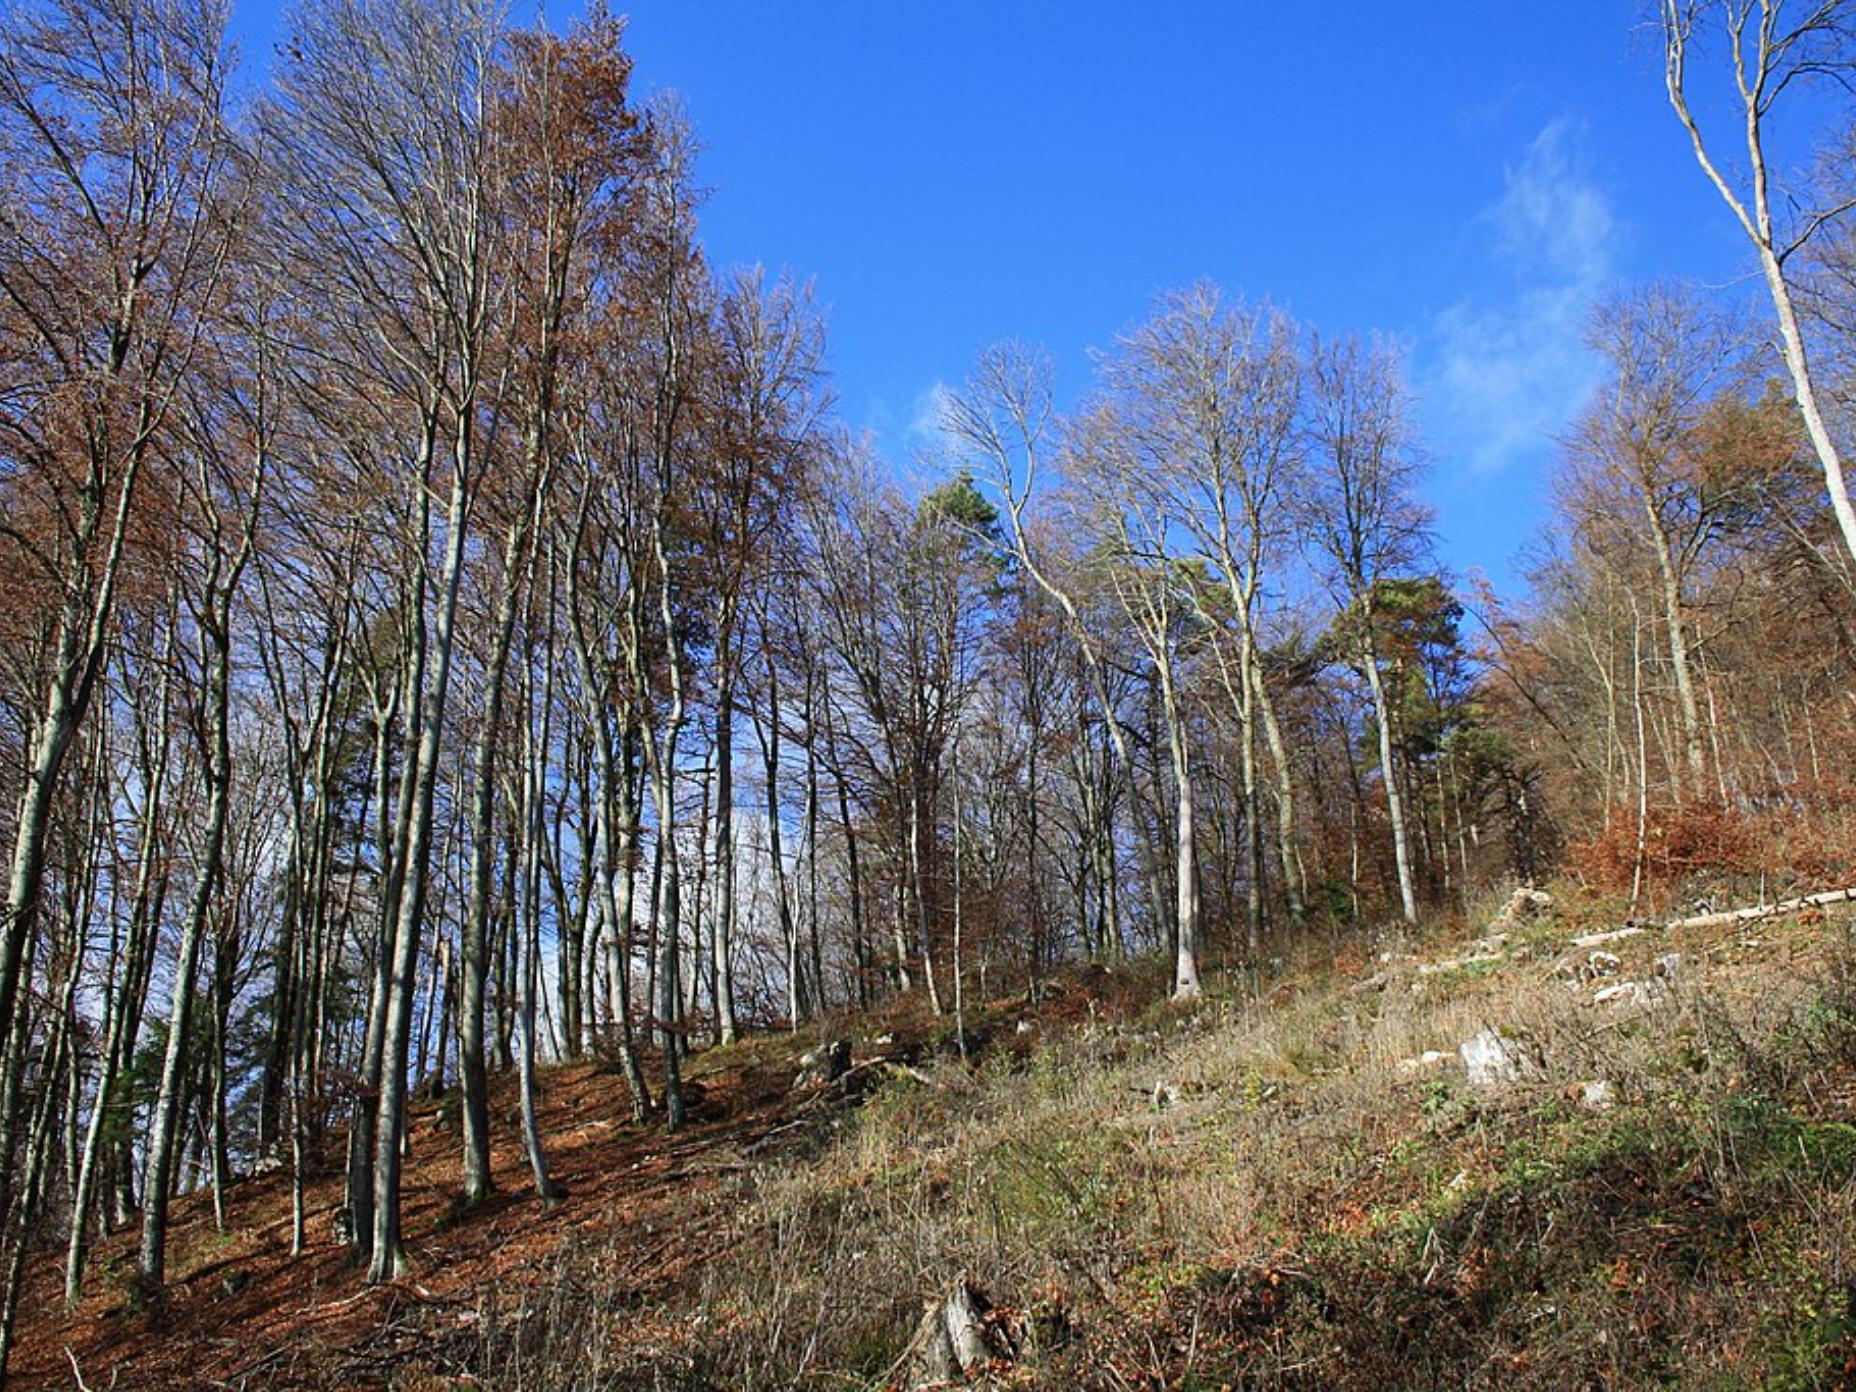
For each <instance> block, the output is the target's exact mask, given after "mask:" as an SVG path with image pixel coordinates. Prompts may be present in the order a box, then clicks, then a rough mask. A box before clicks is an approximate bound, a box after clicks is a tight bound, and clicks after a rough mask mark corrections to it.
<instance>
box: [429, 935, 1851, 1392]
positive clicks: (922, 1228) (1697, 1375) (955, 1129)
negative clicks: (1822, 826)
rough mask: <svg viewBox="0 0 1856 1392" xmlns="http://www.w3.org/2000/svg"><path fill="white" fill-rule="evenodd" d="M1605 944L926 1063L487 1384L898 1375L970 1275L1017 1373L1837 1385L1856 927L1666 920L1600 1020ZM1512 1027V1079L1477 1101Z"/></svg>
mask: <svg viewBox="0 0 1856 1392" xmlns="http://www.w3.org/2000/svg"><path fill="white" fill-rule="evenodd" d="M1614 909H1615V906H1614V905H1611V904H1609V903H1605V904H1600V903H1597V902H1592V903H1590V904H1589V905H1588V907H1587V909H1586V910H1585V915H1586V916H1588V917H1589V918H1590V919H1591V920H1593V921H1595V922H1601V923H1602V922H1603V921H1605V919H1606V917H1607V916H1609V915H1611V914H1612V913H1613V911H1614ZM1610 921H1611V922H1613V923H1615V922H1616V921H1617V920H1616V918H1615V917H1610ZM1589 926H1590V924H1589V923H1586V922H1583V921H1581V917H1580V914H1578V913H1576V912H1575V913H1565V914H1562V916H1561V917H1558V918H1554V919H1549V920H1546V921H1543V922H1536V923H1534V924H1531V925H1528V926H1526V927H1524V928H1520V929H1517V930H1516V931H1514V932H1512V933H1510V934H1508V935H1506V936H1498V937H1491V938H1490V939H1488V940H1486V941H1485V942H1484V943H1482V944H1479V945H1478V946H1479V948H1480V950H1479V951H1472V952H1471V953H1470V954H1469V956H1470V960H1469V961H1468V962H1463V961H1462V960H1461V959H1449V958H1444V959H1441V960H1439V959H1438V954H1439V953H1440V952H1442V951H1443V949H1442V947H1441V945H1439V944H1429V945H1422V944H1420V945H1414V944H1410V943H1407V942H1402V941H1399V942H1389V943H1386V944H1384V945H1382V947H1381V949H1380V950H1379V952H1378V953H1377V958H1378V960H1377V962H1375V963H1374V964H1373V965H1376V966H1378V967H1381V968H1383V970H1382V971H1381V972H1380V973H1379V977H1380V978H1385V979H1383V980H1380V979H1377V978H1376V979H1374V980H1369V981H1364V982H1363V981H1362V979H1361V976H1360V974H1359V973H1358V972H1356V971H1355V970H1353V968H1352V964H1351V963H1349V962H1348V961H1347V960H1346V959H1345V957H1342V958H1341V959H1340V968H1341V969H1339V970H1337V969H1336V963H1335V958H1334V956H1333V954H1332V953H1331V952H1328V951H1327V950H1325V949H1322V950H1317V949H1314V948H1312V947H1311V948H1310V950H1309V952H1308V953H1307V954H1306V958H1305V960H1302V961H1299V962H1296V963H1293V964H1290V968H1289V969H1288V970H1286V971H1285V973H1284V974H1283V976H1282V977H1281V978H1280V979H1279V981H1278V983H1277V985H1276V986H1275V987H1274V989H1273V990H1270V991H1268V992H1266V993H1263V994H1261V995H1258V994H1254V993H1253V995H1252V997H1251V998H1250V999H1246V1000H1237V999H1232V998H1229V997H1220V996H1219V995H1218V994H1217V993H1216V992H1215V991H1214V992H1213V994H1212V995H1211V996H1210V997H1209V998H1208V999H1207V1000H1206V1001H1205V1002H1204V1003H1203V1004H1202V1005H1200V1006H1199V1007H1198V1008H1196V1009H1193V1010H1191V1011H1186V1012H1180V1011H1176V1010H1173V1009H1170V1008H1154V1009H1151V1010H1149V1011H1147V1012H1146V1013H1145V1014H1144V1015H1142V1014H1134V1013H1130V1014H1128V1015H1127V1016H1125V1017H1120V1018H1115V1019H1109V1018H1106V1017H1104V1018H1093V1015H1092V1014H1089V1015H1084V1016H1083V1018H1081V1019H1080V1020H1079V1022H1078V1023H1077V1024H1076V1025H1075V1026H1074V1027H1072V1028H1068V1029H1064V1030H1062V1031H1056V1030H1053V1031H1052V1032H1051V1033H1052V1037H1050V1038H1048V1039H1042V1040H1040V1041H1039V1043H1038V1044H1037V1046H1036V1047H1035V1048H1033V1049H1031V1050H1030V1051H1029V1052H1028V1053H1026V1054H1024V1055H1023V1056H1020V1055H1017V1054H1012V1053H998V1054H992V1055H988V1056H986V1058H985V1060H984V1061H982V1062H976V1063H972V1064H968V1063H963V1062H962V1061H961V1060H960V1059H959V1058H958V1057H955V1056H948V1055H943V1056H940V1057H939V1058H938V1060H937V1061H934V1062H930V1063H928V1064H926V1065H924V1067H923V1068H922V1069H919V1070H912V1071H910V1072H898V1073H897V1074H896V1075H895V1076H894V1077H893V1079H892V1080H891V1081H890V1082H888V1083H887V1084H886V1085H884V1086H883V1087H882V1088H881V1089H880V1090H879V1091H877V1092H876V1093H874V1094H873V1095H872V1096H871V1097H870V1098H869V1099H868V1100H867V1102H866V1103H865V1105H864V1106H863V1107H862V1108H861V1109H860V1110H858V1111H856V1112H854V1113H851V1114H848V1115H846V1116H845V1117H843V1118H842V1119H841V1120H840V1121H839V1122H838V1124H837V1129H836V1130H834V1131H831V1132H830V1133H829V1135H828V1139H827V1140H826V1142H825V1143H824V1144H823V1145H822V1147H821V1148H820V1149H819V1150H818V1152H817V1154H816V1156H815V1158H813V1159H812V1160H811V1161H810V1162H808V1163H802V1164H798V1165H789V1166H786V1167H782V1168H779V1169H772V1168H768V1169H764V1170H762V1169H753V1168H750V1169H748V1170H746V1171H744V1173H743V1174H742V1176H741V1177H740V1180H739V1194H738V1210H737V1215H738V1216H737V1218H736V1221H735V1223H734V1227H733V1230H732V1231H731V1232H730V1234H729V1236H728V1247H727V1259H726V1260H718V1261H711V1262H708V1263H706V1264H705V1265H704V1267H703V1269H702V1275H701V1277H700V1279H699V1281H698V1282H697V1283H696V1288H695V1289H693V1290H691V1291H689V1292H686V1293H685V1294H684V1295H683V1296H680V1297H679V1298H678V1299H677V1300H675V1301H672V1302H669V1303H661V1302H660V1303H657V1304H653V1305H633V1306H630V1307H627V1306H626V1305H625V1303H624V1301H623V1299H622V1297H621V1296H619V1295H615V1294H614V1292H613V1291H612V1290H611V1289H610V1288H609V1286H607V1285H606V1284H604V1283H602V1282H601V1280H600V1279H599V1276H598V1271H599V1267H600V1262H601V1260H602V1258H601V1254H600V1253H599V1252H598V1251H596V1250H594V1251H585V1250H581V1251H575V1252H572V1253H569V1254H567V1255H565V1256H563V1257H562V1258H561V1259H560V1261H559V1263H558V1266H557V1268H556V1270H555V1271H554V1273H553V1275H552V1277H551V1279H550V1281H548V1282H547V1283H544V1286H543V1288H542V1291H541V1293H540V1294H531V1295H530V1296H529V1297H528V1298H527V1299H526V1300H525V1301H524V1302H523V1304H522V1308H521V1309H519V1310H516V1311H513V1312H512V1311H510V1310H507V1309H505V1310H502V1311H500V1312H496V1311H495V1310H494V1308H493V1307H492V1306H488V1305H486V1307H485V1311H486V1313H485V1318H484V1319H483V1321H482V1327H481V1329H479V1330H478V1331H476V1333H475V1335H474V1336H473V1337H474V1340H475V1342H474V1343H473V1344H472V1345H471V1346H470V1348H469V1349H468V1350H467V1351H464V1352H462V1353H461V1354H460V1362H461V1364H462V1365H464V1366H469V1367H470V1368H471V1369H472V1370H473V1371H476V1372H478V1373H479V1374H482V1375H486V1376H488V1377H489V1380H490V1382H491V1383H492V1385H495V1386H498V1387H504V1386H507V1387H532V1388H557V1387H558V1388H566V1387H589V1388H591V1387H607V1386H632V1385H637V1383H638V1381H640V1380H642V1379H644V1378H645V1377H646V1376H647V1375H648V1378H649V1380H650V1382H651V1383H653V1384H655V1385H661V1386H678V1387H741V1388H768V1389H772V1388H784V1387H820V1388H823V1387H846V1386H852V1387H881V1386H884V1385H887V1384H889V1383H891V1382H892V1381H898V1380H900V1379H901V1378H902V1376H903V1373H904V1371H905V1370H904V1368H903V1366H902V1361H901V1360H902V1358H903V1355H904V1352H905V1346H906V1344H907V1342H908V1339H909V1336H910V1333H911V1332H912V1330H913V1328H914V1327H915V1325H916V1323H917V1321H918V1320H919V1319H920V1317H921V1313H922V1309H923V1306H924V1302H925V1301H927V1300H929V1299H932V1298H933V1297H935V1296H936V1295H938V1294H940V1293H942V1292H944V1291H945V1290H947V1289H948V1288H949V1287H950V1286H951V1285H952V1283H954V1282H956V1281H957V1280H963V1279H964V1280H966V1281H969V1282H971V1283H972V1285H973V1286H974V1287H975V1288H976V1289H979V1290H982V1291H984V1292H986V1293H987V1294H988V1295H989V1297H990V1298H991V1300H992V1301H993V1302H995V1304H994V1308H993V1310H992V1313H991V1315H990V1316H989V1318H990V1319H991V1320H993V1321H994V1322H996V1323H997V1324H998V1325H999V1326H1000V1327H1001V1329H1002V1331H1003V1332H1004V1333H1005V1334H1006V1335H1007V1336H1008V1337H1009V1340H1010V1343H1011V1344H1012V1346H1013V1347H1014V1348H1015V1350H1016V1355H1015V1357H1013V1358H1012V1359H1010V1360H1009V1361H1003V1360H1002V1361H1001V1362H1000V1363H999V1364H998V1365H997V1367H996V1368H995V1370H994V1371H993V1372H992V1373H991V1374H990V1375H989V1376H990V1377H991V1379H992V1381H991V1383H990V1384H989V1385H995V1386H999V1387H1066V1386H1068V1387H1088V1388H1098V1387H1099V1388H1160V1387H1169V1388H1192V1387H1204V1388H1215V1387H1226V1386H1283V1387H1307V1388H1349V1387H1359V1388H1389V1387H1492V1386H1498V1385H1499V1386H1502V1387H1505V1388H1567V1387H1641V1386H1650V1385H1658V1384H1680V1385H1682V1386H1689V1387H1721V1388H1731V1387H1793V1388H1807V1387H1829V1386H1838V1385H1842V1383H1843V1381H1844V1379H1845V1376H1846V1374H1847V1373H1848V1372H1849V1370H1850V1369H1851V1368H1852V1367H1856V1364H1852V1362H1851V1360H1852V1356H1853V1355H1856V1309H1853V1308H1852V1299H1853V1298H1856V1297H1853V1291H1856V1286H1853V1285H1852V1277H1853V1275H1856V1265H1853V1261H1856V1250H1853V1248H1852V1243H1853V1242H1856V1197H1853V1196H1856V1124H1853V1123H1856V1110H1853V1109H1852V1105H1851V1104H1852V1102H1853V1101H1856V947H1853V945H1852V940H1851V937H1850V935H1849V931H1848V929H1847V928H1846V927H1845V926H1844V925H1843V924H1842V923H1833V922H1825V921H1823V920H1821V919H1820V920H1818V921H1816V922H1810V921H1805V922H1799V923H1794V924H1790V925H1762V926H1760V927H1759V928H1757V929H1755V930H1749V931H1747V932H1745V933H1740V934H1734V933H1725V934H1722V933H1717V934H1715V935H1714V936H1712V937H1701V936H1698V935H1691V936H1688V937H1682V938H1678V937H1676V936H1674V935H1660V934H1647V935H1642V936H1641V937H1639V938H1637V939H1634V940H1631V941H1629V942H1620V943H1619V944H1617V945H1616V947H1617V951H1618V953H1619V954H1620V957H1621V959H1622V961H1621V965H1620V967H1619V970H1620V971H1624V972H1629V971H1643V972H1648V971H1650V970H1653V969H1655V968H1653V967H1652V965H1651V959H1652V958H1653V957H1663V958H1664V959H1665V964H1664V967H1663V968H1662V969H1663V970H1666V972H1667V973H1668V976H1669V980H1668V982H1667V984H1666V986H1665V987H1664V988H1662V989H1661V990H1659V992H1658V993H1657V994H1656V995H1655V997H1654V998H1653V999H1652V1000H1650V1001H1649V1002H1648V1003H1644V1002H1637V1003H1634V1004H1633V1003H1628V1002H1627V1003H1625V1004H1622V1005H1615V1004H1613V1005H1598V1004H1594V1000H1593V992H1592V989H1591V987H1592V983H1591V982H1590V981H1588V980H1584V979H1581V971H1580V965H1581V963H1582V962H1583V961H1584V959H1585V958H1586V956H1587V954H1586V953H1584V952H1582V951H1580V950H1578V949H1575V948H1569V947H1568V945H1567V942H1566V940H1567V939H1568V938H1569V937H1570V936H1572V935H1574V934H1576V933H1577V932H1579V931H1581V930H1582V929H1583V928H1585V927H1589ZM1671 952H1673V953H1675V954H1676V958H1675V960H1674V961H1669V960H1667V959H1668V954H1670V953H1671ZM1677 963H1679V968H1678V965H1677ZM1055 989H1058V990H1061V989H1064V988H1062V987H1058V988H1055ZM1070 989H1080V988H1078V987H1075V986H1074V985H1073V986H1072V987H1071V988H1070ZM1013 1013H1014V1012H1013V1008H1012V1006H1011V1005H1010V1004H1007V1005H998V1006H995V1007H994V1008H993V1009H992V1010H991V1011H989V1012H988V1013H987V1015H986V1016H985V1017H984V1018H983V1019H982V1021H981V1026H982V1027H983V1028H987V1029H991V1030H993V1031H994V1032H1001V1031H1009V1030H1010V1029H1011V1028H1012V1018H1013ZM1485 1026H1494V1027H1496V1028H1498V1029H1499V1030H1500V1031H1501V1033H1502V1034H1503V1036H1504V1037H1506V1038H1509V1039H1511V1040H1512V1041H1514V1042H1515V1044H1516V1049H1517V1052H1518V1053H1519V1054H1520V1055H1521V1056H1522V1057H1523V1058H1524V1060H1525V1065H1526V1066H1525V1068H1524V1070H1523V1073H1522V1076H1521V1078H1520V1079H1519V1080H1518V1081H1516V1082H1514V1083H1512V1084H1510V1085H1506V1086H1501V1087H1496V1088H1485V1089H1477V1088H1472V1087H1471V1086H1470V1085H1469V1083H1468V1081H1467V1080H1466V1078H1465V1075H1464V1073H1463V1071H1462V1069H1461V1068H1460V1067H1459V1066H1458V1065H1457V1061H1456V1048H1457V1046H1458V1044H1460V1043H1461V1042H1462V1041H1464V1040H1466V1039H1469V1038H1470V1037H1471V1036H1472V1035H1473V1034H1475V1033H1476V1032H1477V1031H1478V1030H1480V1029H1482V1028H1484V1027H1485ZM1426 1051H1435V1052H1436V1053H1439V1054H1448V1058H1447V1059H1439V1058H1436V1057H1433V1058H1431V1059H1429V1060H1428V1061H1427V1060H1426V1059H1424V1058H1423V1055H1424V1054H1425V1053H1426ZM1597 1083H1602V1084H1605V1085H1607V1086H1605V1087H1604V1088H1603V1089H1602V1090H1601V1092H1600V1094H1599V1095H1597V1096H1596V1097H1595V1096H1594V1095H1592V1094H1591V1093H1589V1092H1588V1090H1587V1085H1588V1084H1597ZM641 1331H648V1332H649V1337H646V1338H643V1339H641V1337H640V1336H641Z"/></svg>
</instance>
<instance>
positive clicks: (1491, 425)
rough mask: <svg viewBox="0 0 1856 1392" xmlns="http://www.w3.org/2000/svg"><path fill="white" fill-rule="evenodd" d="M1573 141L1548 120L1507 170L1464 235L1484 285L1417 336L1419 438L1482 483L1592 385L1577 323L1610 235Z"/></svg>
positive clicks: (1548, 435)
mask: <svg viewBox="0 0 1856 1392" xmlns="http://www.w3.org/2000/svg"><path fill="white" fill-rule="evenodd" d="M1582 142H1583V131H1582V129H1581V127H1580V126H1579V125H1578V123H1576V122H1573V121H1569V120H1565V119H1561V120H1556V121H1554V122H1552V123H1550V124H1549V125H1547V126H1546V127H1545V128H1544V129H1543V130H1542V131H1541V132H1540V134H1539V135H1538V136H1536V137H1535V138H1534V139H1533V141H1531V142H1530V143H1529V144H1528V146H1527V148H1526V149H1525V150H1524V151H1523V152H1522V153H1521V154H1520V156H1519V158H1517V159H1516V160H1515V161H1514V162H1513V163H1512V164H1510V165H1509V166H1508V168H1507V169H1506V170H1505V171H1504V173H1503V188H1502V196H1501V197H1500V198H1499V199H1498V200H1496V202H1494V203H1493V204H1492V205H1490V206H1489V207H1488V208H1485V209H1484V210H1483V211H1482V213H1481V214H1480V215H1479V216H1478V218H1477V219H1476V225H1475V228H1474V232H1475V234H1476V235H1477V236H1479V237H1480V238H1481V239H1482V240H1483V242H1484V246H1485V249H1486V250H1485V255H1486V257H1487V268H1488V270H1489V271H1490V272H1492V273H1493V274H1492V276H1491V280H1492V281H1493V282H1494V284H1493V286H1492V288H1491V289H1488V290H1485V291H1483V292H1481V293H1478V294H1475V295H1471V296H1467V297H1465V298H1463V299H1460V300H1458V301H1456V302H1455V303H1453V304H1451V305H1450V306H1448V307H1447V308H1446V309H1444V310H1443V311H1442V312H1441V313H1439V314H1438V315H1437V316H1436V317H1435V320H1434V322H1433V323H1432V325H1431V326H1430V329H1429V331H1428V332H1427V333H1426V334H1425V335H1424V338H1425V339H1426V340H1427V345H1426V346H1427V349H1428V351H1424V352H1422V353H1421V354H1420V376H1421V380H1422V385H1423V389H1424V395H1425V398H1426V415H1427V417H1428V418H1429V425H1430V433H1431V435H1432V437H1433V439H1434V440H1435V441H1436V443H1437V444H1438V445H1439V446H1440V447H1441V448H1442V449H1443V451H1444V453H1445V454H1446V455H1447V456H1448V457H1449V458H1450V459H1451V460H1453V461H1455V462H1456V463H1458V464H1459V465H1462V466H1464V467H1466V468H1468V469H1469V470H1470V471H1472V472H1473V473H1475V474H1478V475H1482V476H1484V477H1486V476H1488V475H1491V474H1495V473H1499V472H1501V471H1502V470H1504V469H1507V468H1508V467H1510V466H1511V465H1513V464H1515V463H1516V462H1517V461H1520V460H1523V459H1526V458H1528V457H1529V456H1532V455H1536V454H1538V453H1539V452H1540V451H1541V450H1543V449H1544V448H1545V447H1546V446H1547V445H1548V444H1549V443H1550V442H1551V440H1552V439H1553V438H1554V437H1555V436H1556V435H1558V434H1559V433H1561V432H1563V431H1564V429H1565V427H1566V425H1567V423H1568V422H1569V421H1570V420H1571V418H1572V416H1573V414H1574V413H1575V412H1576V411H1577V410H1578V409H1579V406H1580V404H1581V403H1582V402H1583V401H1584V399H1585V397H1586V395H1587V394H1588V393H1589V392H1590V391H1591V389H1592V387H1593V385H1594V384H1595V383H1596V381H1597V380H1598V375H1599V366H1598V363H1597V361H1596V359H1595V358H1594V356H1593V354H1592V353H1591V352H1590V350H1589V349H1587V348H1586V346H1585V344H1584V332H1585V322H1586V316H1587V314H1588V313H1589V311H1590V309H1591V305H1592V303H1593V301H1594V300H1596V299H1597V298H1598V297H1599V295H1601V294H1602V293H1603V292H1604V290H1605V288H1606V287H1607V285H1608V284H1609V283H1610V282H1611V281H1612V279H1613V276H1614V274H1615V267H1616V257H1617V245H1618V238H1619V235H1620V230H1621V229H1620V226H1619V223H1618V219H1617V218H1616V216H1615V215H1614V214H1613V212H1612V210H1611V206H1610V204H1609V202H1608V201H1607V199H1606V198H1605V195H1604V193H1603V191H1602V190H1601V189H1600V188H1599V187H1598V186H1597V184H1596V183H1594V182H1593V180H1592V179H1591V177H1590V175H1589V173H1588V172H1587V169H1586V164H1585V161H1584V159H1583V152H1582ZM1504 280H1505V282H1506V283H1505V284H1504V283H1503V281H1504Z"/></svg>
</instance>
